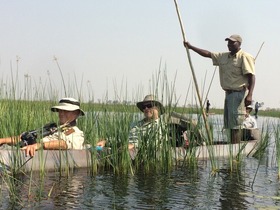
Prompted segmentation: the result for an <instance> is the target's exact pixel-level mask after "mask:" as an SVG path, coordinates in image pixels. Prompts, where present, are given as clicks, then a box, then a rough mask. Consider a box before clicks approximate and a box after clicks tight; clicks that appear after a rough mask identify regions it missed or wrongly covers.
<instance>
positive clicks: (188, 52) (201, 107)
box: [174, 0, 213, 142]
mask: <svg viewBox="0 0 280 210" xmlns="http://www.w3.org/2000/svg"><path fill="white" fill-rule="evenodd" d="M174 3H175V7H176V11H177V15H178V19H179V23H180V27H181V32H182V36H183V40H184V42H186V41H187V38H186V35H185V30H184V26H183V22H182V18H181V15H180V11H179V7H178V4H177V1H176V0H174ZM186 52H187V56H188V60H189V65H190V68H191V72H192V77H193V81H194V85H195V89H196V94H197V97H198V101H199V105H200V109H201V112H202V116H203V120H204V123H205V127H206V131H207V136H208V139H209V141H210V142H213V139H212V135H211V133H210V127H209V124H208V121H207V116H206V113H205V110H204V109H203V104H202V98H201V96H200V93H199V88H198V83H197V79H196V76H195V72H194V68H193V65H192V61H191V56H190V51H189V49H188V48H187V47H186Z"/></svg>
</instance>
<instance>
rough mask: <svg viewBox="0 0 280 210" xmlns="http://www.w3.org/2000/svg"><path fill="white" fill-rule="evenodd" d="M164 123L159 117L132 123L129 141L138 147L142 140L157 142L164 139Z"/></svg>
mask: <svg viewBox="0 0 280 210" xmlns="http://www.w3.org/2000/svg"><path fill="white" fill-rule="evenodd" d="M163 126H164V125H163V123H162V121H161V120H160V118H159V119H157V120H155V121H152V122H145V121H144V120H141V121H138V122H136V123H132V125H131V127H130V131H129V136H128V142H129V143H130V144H134V146H135V147H138V146H139V144H140V141H141V143H142V142H146V143H147V142H154V143H155V144H157V143H158V142H159V140H161V139H162V136H163V135H162V128H163Z"/></svg>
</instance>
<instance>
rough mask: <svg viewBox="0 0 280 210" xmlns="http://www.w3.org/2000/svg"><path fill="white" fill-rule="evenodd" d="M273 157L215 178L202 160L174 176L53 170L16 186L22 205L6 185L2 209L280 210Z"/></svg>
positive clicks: (223, 171) (174, 172)
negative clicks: (265, 209)
mask: <svg viewBox="0 0 280 210" xmlns="http://www.w3.org/2000/svg"><path fill="white" fill-rule="evenodd" d="M273 120H274V119H273ZM258 122H259V127H261V126H262V124H265V123H266V119H262V118H261V117H259V119H258ZM276 123H277V122H276ZM269 129H270V127H269ZM268 151H271V148H270V149H269V150H268ZM273 154H274V155H275V153H273V152H268V153H267V154H266V157H265V158H264V159H263V160H261V161H260V162H259V160H257V159H255V158H252V157H250V158H245V159H244V164H243V165H242V167H240V168H239V169H238V170H237V171H234V172H232V171H230V170H229V166H228V165H227V163H225V162H223V161H221V163H219V165H220V166H221V170H220V171H219V172H218V173H216V174H215V175H214V176H212V175H211V168H210V167H209V162H208V161H203V162H199V163H198V168H197V169H195V170H192V169H190V168H186V167H184V168H174V170H172V171H171V173H169V174H158V173H156V172H152V171H151V172H149V173H148V174H145V173H142V172H141V171H140V172H138V173H136V174H135V175H134V176H132V175H130V174H128V175H115V174H113V172H111V171H106V172H102V173H100V174H97V175H95V176H91V175H90V174H89V173H88V171H87V170H86V169H84V170H81V169H79V170H74V171H73V172H70V174H69V175H67V176H60V175H59V174H58V173H50V172H48V173H47V174H46V175H45V176H44V177H43V178H42V174H35V173H33V174H32V176H30V174H26V175H23V176H22V177H18V181H17V183H16V192H17V196H18V198H19V199H18V201H17V202H14V203H12V202H11V201H10V200H9V195H10V193H11V192H9V191H8V190H7V189H6V188H5V183H3V182H2V183H1V189H2V194H1V198H2V199H1V200H2V204H1V207H0V208H1V209H21V208H25V209H30V208H32V209H260V208H274V209H277V208H278V206H280V203H279V202H280V197H279V194H280V190H279V189H280V188H279V180H278V179H277V173H278V168H277V167H278V166H277V165H276V164H272V161H271V160H275V158H273V157H271V156H272V155H273ZM40 177H41V178H40ZM2 180H4V179H2Z"/></svg>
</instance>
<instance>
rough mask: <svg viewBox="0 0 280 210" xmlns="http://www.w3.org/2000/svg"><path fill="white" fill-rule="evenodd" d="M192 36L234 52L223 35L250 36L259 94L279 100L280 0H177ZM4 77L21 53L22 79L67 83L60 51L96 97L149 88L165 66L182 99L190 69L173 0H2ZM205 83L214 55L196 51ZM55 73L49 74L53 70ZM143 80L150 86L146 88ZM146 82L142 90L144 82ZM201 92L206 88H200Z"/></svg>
mask: <svg viewBox="0 0 280 210" xmlns="http://www.w3.org/2000/svg"><path fill="white" fill-rule="evenodd" d="M178 4H179V8H180V11H181V15H182V19H183V23H184V27H185V31H186V36H187V38H188V40H189V41H190V42H191V43H192V44H193V45H195V46H198V47H201V48H204V49H207V50H210V51H215V52H220V51H227V42H225V41H224V39H225V38H226V37H227V36H230V35H231V34H235V33H237V34H240V35H241V36H242V37H243V40H244V41H243V44H242V49H243V50H245V51H247V52H249V53H250V54H252V55H253V56H256V54H257V52H258V50H259V49H260V46H261V44H262V43H263V42H265V43H264V45H263V48H262V50H261V52H260V54H259V56H258V58H257V60H256V79H257V81H256V87H255V92H254V100H256V101H260V102H264V103H265V107H271V108H279V107H280V94H279V92H278V91H279V90H280V82H279V78H280V77H279V62H278V61H277V60H278V59H279V57H280V56H279V48H280V38H279V36H280V27H279V23H278V22H279V20H280V14H279V8H280V1H279V0H266V1H265V0H247V1H244V0H236V1H225V0H193V1H190V0H189V1H187V0H184V1H183V0H178ZM0 14H1V18H0V27H1V33H0V77H1V79H2V80H4V81H9V78H10V74H11V69H13V72H14V71H15V70H16V65H17V62H16V60H17V57H19V58H20V59H19V62H18V68H19V79H20V80H24V75H26V74H28V75H31V78H32V79H33V80H35V81H36V80H37V81H39V79H38V78H41V79H42V80H43V81H45V80H49V79H50V78H51V80H52V82H53V83H54V84H57V86H58V87H60V86H61V84H62V83H61V77H60V75H59V70H58V67H57V65H56V63H55V62H54V60H53V57H54V56H56V57H57V58H58V62H59V65H60V67H61V70H62V72H63V74H64V79H65V80H66V82H67V81H73V80H74V77H75V76H76V77H77V79H76V81H77V83H79V84H78V85H81V84H80V83H82V82H83V86H86V87H87V88H89V89H90V90H91V89H92V95H93V96H94V98H95V100H97V99H104V98H105V96H106V93H108V97H109V98H111V99H114V97H115V96H116V95H117V94H116V93H115V92H122V93H123V95H124V93H126V89H127V90H128V92H127V93H126V94H127V98H128V99H129V98H131V97H133V95H134V94H136V93H137V94H139V97H141V99H142V97H143V96H144V95H146V94H148V93H149V92H150V90H149V88H148V86H149V85H148V84H149V82H150V81H151V78H152V76H153V75H155V73H156V72H157V71H158V69H159V65H160V62H161V64H162V67H161V70H162V71H166V72H167V76H168V78H169V81H170V82H171V83H172V84H173V83H174V78H175V75H177V76H176V84H175V93H176V94H174V95H176V98H177V99H178V98H180V104H183V103H184V100H185V99H186V98H187V101H188V102H187V103H190V102H191V100H192V99H191V96H190V95H191V93H189V94H188V96H187V91H188V87H189V85H190V84H191V81H192V78H191V71H190V68H189V64H188V60H187V57H186V51H185V48H184V47H183V44H182V35H181V31H180V27H179V22H178V18H177V14H176V10H175V6H174V2H173V0H138V1H136V0H107V1H105V0H103V1H100V0H98V1H97V0H80V1H78V0H75V1H74V0H55V1H54V0H47V1H42V0H0ZM191 56H192V61H193V65H194V68H195V72H196V77H197V80H198V83H199V86H200V89H202V87H203V84H204V82H205V88H204V89H205V90H204V94H205V92H206V90H207V89H208V87H209V84H210V81H211V78H212V75H213V72H214V67H213V66H212V62H211V60H210V59H207V58H202V57H200V56H198V55H197V54H195V53H193V52H191ZM48 75H49V76H48ZM218 76H219V75H218V72H217V73H216V74H215V77H214V80H213V84H212V85H211V88H210V92H209V96H208V98H209V100H210V102H211V104H212V106H213V107H223V100H224V92H223V91H222V89H221V87H220V84H219V77H218ZM143 87H144V88H143ZM142 88H143V89H142ZM201 91H202V90H201Z"/></svg>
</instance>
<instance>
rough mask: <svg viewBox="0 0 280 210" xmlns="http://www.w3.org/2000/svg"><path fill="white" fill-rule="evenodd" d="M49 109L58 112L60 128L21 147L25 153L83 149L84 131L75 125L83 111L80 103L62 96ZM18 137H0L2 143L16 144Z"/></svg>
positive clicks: (33, 153) (31, 154)
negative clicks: (39, 140)
mask: <svg viewBox="0 0 280 210" xmlns="http://www.w3.org/2000/svg"><path fill="white" fill-rule="evenodd" d="M51 111H53V112H58V116H59V124H60V127H61V129H58V130H57V131H56V132H55V133H53V134H50V135H48V136H45V137H43V139H42V141H41V142H37V143H34V144H31V145H27V146H24V147H22V148H21V149H22V150H23V151H24V152H25V154H26V155H30V156H32V157H33V156H34V155H35V151H36V150H38V149H40V148H43V149H49V150H54V149H83V146H84V145H83V144H84V133H83V131H81V130H80V129H79V128H78V127H77V126H76V123H77V118H78V117H79V116H83V115H85V114H84V111H83V110H82V109H80V103H79V101H77V100H76V99H73V98H63V99H61V100H60V101H59V104H58V105H57V106H53V107H52V108H51ZM19 141H20V137H7V138H2V139H0V145H2V144H11V145H13V144H16V143H18V142H19Z"/></svg>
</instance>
